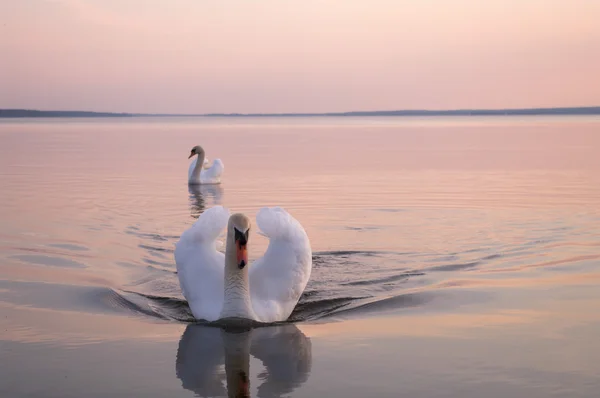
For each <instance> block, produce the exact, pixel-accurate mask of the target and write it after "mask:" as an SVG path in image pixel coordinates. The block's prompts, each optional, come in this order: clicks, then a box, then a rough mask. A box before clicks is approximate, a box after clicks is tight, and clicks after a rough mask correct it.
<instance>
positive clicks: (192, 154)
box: [188, 151, 195, 159]
mask: <svg viewBox="0 0 600 398" xmlns="http://www.w3.org/2000/svg"><path fill="white" fill-rule="evenodd" d="M194 155H195V153H194V151H192V152H191V153H190V156H188V159H189V158H191V157H192V156H194Z"/></svg>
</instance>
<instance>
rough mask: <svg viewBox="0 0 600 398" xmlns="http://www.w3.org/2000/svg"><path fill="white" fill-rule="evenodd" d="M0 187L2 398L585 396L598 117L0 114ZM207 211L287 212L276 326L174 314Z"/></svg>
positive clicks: (597, 243) (588, 388)
mask: <svg viewBox="0 0 600 398" xmlns="http://www.w3.org/2000/svg"><path fill="white" fill-rule="evenodd" d="M197 144H200V145H202V146H203V147H204V149H205V150H206V153H207V157H208V158H209V159H211V160H212V159H215V158H220V159H221V160H222V161H223V163H224V165H225V172H224V175H223V183H222V184H221V185H220V186H204V187H202V188H196V189H192V190H190V189H189V188H188V185H187V170H188V162H189V161H188V159H187V156H188V155H189V152H190V149H191V148H192V147H193V146H194V145H197ZM0 187H1V188H0V247H1V252H0V311H1V312H0V332H1V335H0V355H1V356H2V363H1V364H0V396H2V397H7V398H8V397H83V396H85V397H105V396H111V397H129V396H145V397H165V396H169V397H191V396H201V397H212V396H227V395H229V396H247V395H248V394H249V396H252V397H277V396H292V397H324V396H326V397H363V396H378V397H399V396H411V397H458V396H460V397H466V398H469V397H480V396H485V397H505V396H511V397H525V396H527V397H554V396H556V397H559V396H560V397H564V396H568V397H597V396H598V391H599V390H600V343H599V342H598V335H599V334H600V312H599V311H598V309H599V308H600V118H598V117H451V118H443V117H434V118H410V117H406V118H375V117H373V118H351V117H348V118H231V119H229V118H139V119H138V118H136V119H119V118H116V119H36V120H33V119H32V120H27V119H23V120H3V121H0ZM215 204H221V205H224V206H226V207H228V208H229V209H230V210H231V211H235V212H238V211H241V212H245V213H247V214H248V215H249V216H250V217H251V218H252V219H254V217H255V214H256V212H257V210H258V209H259V208H260V207H263V206H274V205H279V206H282V207H284V208H285V209H286V210H288V211H289V212H290V213H291V214H292V215H293V216H294V217H295V218H296V219H298V220H299V221H300V223H301V224H302V225H303V226H304V228H305V229H306V231H307V233H308V235H309V238H310V240H311V244H312V249H313V255H314V257H313V272H312V276H311V280H310V282H309V283H308V286H307V289H306V291H305V294H304V296H303V297H302V299H301V301H300V304H299V305H298V306H297V308H296V310H295V312H294V313H293V314H292V320H293V321H294V322H290V323H289V324H285V325H281V326H277V327H268V328H260V329H254V330H251V331H245V332H236V333H234V332H232V331H224V330H221V329H217V328H208V327H205V326H201V325H195V324H193V323H192V322H191V321H192V318H191V316H190V312H189V309H188V308H187V305H186V303H185V302H184V301H183V300H182V298H181V294H180V292H179V286H178V282H177V277H176V275H175V273H174V271H175V264H174V259H173V248H174V243H175V242H176V241H177V239H178V237H179V235H180V234H181V233H182V232H183V231H184V230H185V229H186V228H188V227H190V226H191V225H192V223H193V222H194V220H195V219H196V218H197V217H198V216H199V214H200V213H201V212H202V211H203V210H204V209H206V208H208V207H211V206H213V205H215ZM266 244H267V241H266V238H264V237H262V236H259V235H258V234H254V236H251V238H250V258H251V259H252V258H256V257H258V256H259V255H260V254H261V253H262V252H263V251H264V250H265V248H266Z"/></svg>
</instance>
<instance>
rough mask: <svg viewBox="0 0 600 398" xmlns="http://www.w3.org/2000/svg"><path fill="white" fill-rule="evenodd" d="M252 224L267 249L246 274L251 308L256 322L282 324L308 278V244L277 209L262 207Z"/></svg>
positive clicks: (289, 218)
mask: <svg viewBox="0 0 600 398" xmlns="http://www.w3.org/2000/svg"><path fill="white" fill-rule="evenodd" d="M256 223H257V225H258V227H259V228H260V230H261V231H262V232H263V233H264V234H265V235H266V236H267V237H268V238H269V246H268V247H267V251H266V252H265V254H264V256H263V257H261V258H259V259H257V260H256V261H255V262H254V263H252V264H251V265H250V269H249V271H248V272H249V279H250V296H251V302H252V308H253V310H254V313H255V314H256V316H257V318H258V319H257V320H258V321H260V322H278V321H284V320H286V319H287V318H288V317H289V316H290V314H291V313H292V311H293V310H294V307H295V306H296V304H297V303H298V300H299V299H300V296H301V295H302V292H303V291H304V288H305V287H306V284H307V282H308V279H309V278H310V273H311V270H312V250H311V247H310V242H309V240H308V236H307V235H306V232H305V231H304V228H302V225H300V223H299V222H298V221H297V220H296V219H294V218H293V217H292V216H291V215H290V214H289V213H287V212H286V211H285V210H284V209H282V208H280V207H273V208H267V207H265V208H262V209H261V210H260V211H259V212H258V214H257V216H256Z"/></svg>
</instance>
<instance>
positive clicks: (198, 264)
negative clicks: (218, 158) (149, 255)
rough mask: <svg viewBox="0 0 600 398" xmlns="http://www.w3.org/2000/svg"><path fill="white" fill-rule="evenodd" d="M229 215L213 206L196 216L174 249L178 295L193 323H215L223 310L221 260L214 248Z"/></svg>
mask: <svg viewBox="0 0 600 398" xmlns="http://www.w3.org/2000/svg"><path fill="white" fill-rule="evenodd" d="M228 220H229V211H228V210H227V209H225V208H223V207H222V206H215V207H212V208H210V209H208V210H206V211H205V212H204V213H202V214H201V215H200V217H199V218H198V220H197V221H196V222H195V223H194V225H192V227H191V228H189V229H188V230H187V231H185V232H184V233H183V234H182V235H181V238H180V239H179V242H177V245H176V247H175V263H176V264H177V277H178V278H179V284H180V286H181V292H182V294H183V296H184V297H185V299H186V300H187V302H188V303H189V305H190V309H191V310H192V314H194V317H195V318H196V319H205V320H207V321H216V320H217V319H219V315H220V314H221V309H222V307H223V294H224V293H223V290H224V282H223V280H224V264H225V256H224V254H223V253H221V252H218V251H217V250H216V248H215V245H216V239H217V237H218V236H219V235H220V234H221V232H222V231H223V229H225V227H226V226H227V222H228Z"/></svg>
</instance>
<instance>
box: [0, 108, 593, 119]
mask: <svg viewBox="0 0 600 398" xmlns="http://www.w3.org/2000/svg"><path fill="white" fill-rule="evenodd" d="M452 115H456V116H486V115H489V116H493V115H600V106H580V107H541V108H540V107H538V108H473V109H469V108H462V109H461V108H457V109H442V110H432V109H399V110H374V111H345V112H281V113H239V112H230V113H224V112H211V113H138V112H103V111H77V110H39V109H25V108H5V109H0V118H3V117H4V118H26V117H111V116H113V117H294V116H296V117H311V116H312V117H315V116H452Z"/></svg>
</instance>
